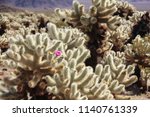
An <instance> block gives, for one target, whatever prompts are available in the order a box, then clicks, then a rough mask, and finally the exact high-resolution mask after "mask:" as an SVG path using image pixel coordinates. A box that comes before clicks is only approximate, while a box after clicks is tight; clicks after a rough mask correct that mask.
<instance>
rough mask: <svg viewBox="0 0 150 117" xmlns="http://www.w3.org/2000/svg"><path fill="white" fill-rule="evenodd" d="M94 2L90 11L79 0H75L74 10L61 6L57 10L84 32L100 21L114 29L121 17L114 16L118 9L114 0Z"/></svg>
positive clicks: (96, 0)
mask: <svg viewBox="0 0 150 117" xmlns="http://www.w3.org/2000/svg"><path fill="white" fill-rule="evenodd" d="M92 4H93V5H92V6H91V7H90V9H89V12H88V13H87V12H86V11H85V8H84V5H83V4H80V3H79V2H78V1H77V0H74V1H73V10H72V11H68V12H67V11H66V10H65V11H63V10H61V9H59V8H58V9H56V10H55V11H56V14H57V15H59V16H60V17H61V18H62V17H63V18H66V20H67V22H68V24H69V25H72V26H74V27H78V28H80V29H82V30H83V31H84V32H86V31H91V30H92V28H93V26H96V25H98V24H99V23H106V24H107V26H108V27H109V28H110V29H112V30H114V29H115V28H116V24H118V21H119V17H116V16H115V17H113V16H112V15H113V13H114V12H116V10H117V8H116V6H115V2H112V0H103V1H100V0H92ZM64 16H66V17H64ZM85 26H86V28H85Z"/></svg>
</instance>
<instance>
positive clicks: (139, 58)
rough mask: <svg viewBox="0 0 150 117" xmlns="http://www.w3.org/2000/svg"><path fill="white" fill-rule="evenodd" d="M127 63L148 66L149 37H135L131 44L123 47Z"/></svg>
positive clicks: (149, 63)
mask: <svg viewBox="0 0 150 117" xmlns="http://www.w3.org/2000/svg"><path fill="white" fill-rule="evenodd" d="M125 53H126V58H127V61H129V62H131V63H137V64H139V65H142V66H145V67H147V66H148V67H149V66H150V36H149V35H148V36H145V37H144V38H142V37H141V36H139V35H138V36H137V37H136V38H135V39H134V40H133V41H132V44H127V46H125Z"/></svg>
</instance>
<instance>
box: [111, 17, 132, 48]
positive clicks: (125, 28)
mask: <svg viewBox="0 0 150 117" xmlns="http://www.w3.org/2000/svg"><path fill="white" fill-rule="evenodd" d="M123 22H124V23H123V24H122V25H121V26H119V27H118V28H117V29H116V30H115V31H110V32H109V33H108V34H109V35H108V38H109V41H110V42H111V43H112V44H113V47H112V50H114V51H122V50H123V47H124V45H125V43H126V42H128V40H129V39H130V35H131V31H132V26H133V23H131V22H130V21H127V20H123Z"/></svg>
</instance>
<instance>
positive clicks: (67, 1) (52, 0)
mask: <svg viewBox="0 0 150 117" xmlns="http://www.w3.org/2000/svg"><path fill="white" fill-rule="evenodd" d="M72 1H73V0H0V6H1V5H2V4H5V5H9V6H11V7H20V8H35V9H48V8H56V7H60V8H63V7H65V8H68V7H71V6H72ZM78 1H80V2H81V3H83V4H85V5H86V6H87V7H88V6H89V5H90V4H91V0H78ZM126 1H129V2H131V4H133V5H134V6H135V7H137V9H138V10H147V11H150V7H149V6H150V1H149V0H126Z"/></svg>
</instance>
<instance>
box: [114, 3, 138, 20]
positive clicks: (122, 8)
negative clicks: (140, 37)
mask: <svg viewBox="0 0 150 117" xmlns="http://www.w3.org/2000/svg"><path fill="white" fill-rule="evenodd" d="M116 6H117V11H116V12H115V13H114V15H119V16H120V17H122V18H124V19H126V20H129V17H131V16H132V15H133V14H134V12H136V9H135V7H134V6H133V5H131V4H129V3H128V2H126V1H117V2H116Z"/></svg>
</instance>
